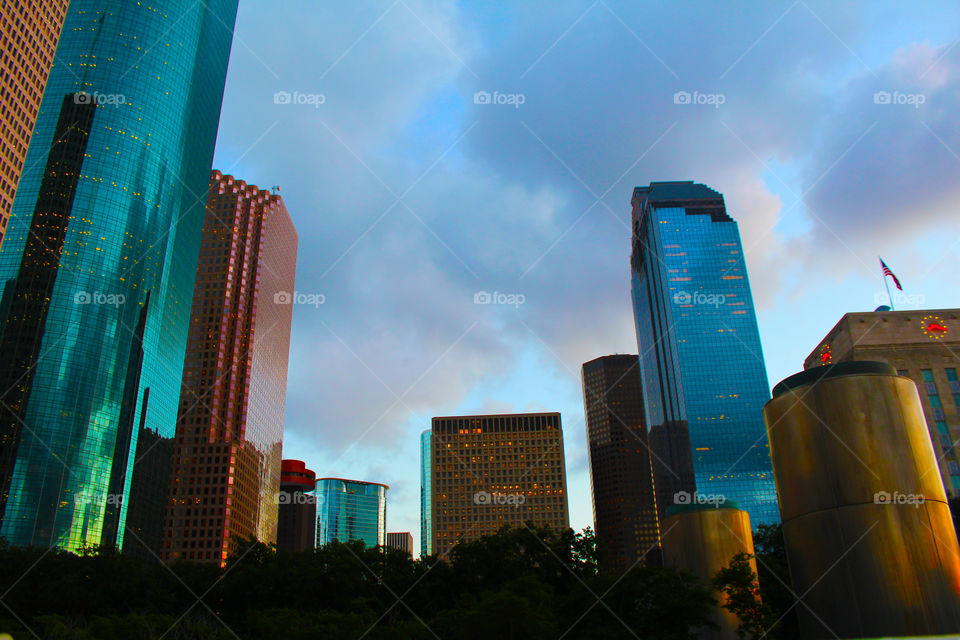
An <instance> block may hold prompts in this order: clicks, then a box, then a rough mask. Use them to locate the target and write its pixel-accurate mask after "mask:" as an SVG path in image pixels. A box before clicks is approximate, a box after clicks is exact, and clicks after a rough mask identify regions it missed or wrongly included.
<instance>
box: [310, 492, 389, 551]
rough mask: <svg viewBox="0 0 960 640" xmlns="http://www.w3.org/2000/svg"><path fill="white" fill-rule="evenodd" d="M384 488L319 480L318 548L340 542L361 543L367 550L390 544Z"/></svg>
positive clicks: (317, 494)
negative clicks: (360, 541)
mask: <svg viewBox="0 0 960 640" xmlns="http://www.w3.org/2000/svg"><path fill="white" fill-rule="evenodd" d="M389 488H390V487H388V486H387V485H385V484H379V483H376V482H362V481H360V480H345V479H343V478H320V479H318V480H317V489H316V491H315V494H316V497H317V547H318V548H319V547H322V546H324V545H326V544H329V543H331V542H333V541H334V540H337V541H339V542H352V541H354V540H362V541H363V543H364V544H365V545H366V546H367V547H376V546H381V547H382V546H384V545H385V544H387V489H389Z"/></svg>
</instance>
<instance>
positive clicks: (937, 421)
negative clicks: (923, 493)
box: [803, 309, 960, 498]
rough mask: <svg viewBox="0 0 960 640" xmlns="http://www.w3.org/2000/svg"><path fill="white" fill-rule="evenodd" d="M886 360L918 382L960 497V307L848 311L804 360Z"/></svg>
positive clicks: (946, 474) (950, 487)
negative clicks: (958, 450)
mask: <svg viewBox="0 0 960 640" xmlns="http://www.w3.org/2000/svg"><path fill="white" fill-rule="evenodd" d="M851 360H872V361H877V362H885V363H887V364H889V365H891V366H892V367H893V368H894V369H896V370H897V373H898V374H900V375H901V376H906V377H908V378H910V379H911V380H913V381H914V382H915V383H916V385H917V389H918V390H919V391H920V400H921V403H922V404H923V413H924V416H925V417H926V420H927V427H928V428H929V431H930V439H931V440H932V441H933V449H934V453H935V454H936V457H937V461H938V463H939V465H940V475H941V476H942V478H943V482H944V488H945V489H946V491H947V495H948V496H950V497H951V498H958V497H960V454H958V452H957V450H956V448H955V444H956V443H957V442H958V441H960V377H958V372H960V309H931V310H926V311H870V312H861V313H847V314H844V316H843V317H842V318H840V321H839V322H838V323H837V324H836V326H834V327H833V329H831V330H830V332H829V333H827V335H826V336H825V337H824V339H823V340H821V341H820V344H819V345H818V346H817V348H816V349H814V350H813V352H812V353H811V354H810V355H809V356H807V358H806V360H805V361H804V363H803V368H804V369H810V368H813V367H818V366H821V365H827V364H834V363H837V362H847V361H851Z"/></svg>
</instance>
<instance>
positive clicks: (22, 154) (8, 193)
mask: <svg viewBox="0 0 960 640" xmlns="http://www.w3.org/2000/svg"><path fill="white" fill-rule="evenodd" d="M68 4H69V0H19V1H18V2H3V3H0V43H2V44H0V95H2V96H3V106H2V108H0V158H2V161H0V245H2V244H3V236H4V233H5V232H6V230H7V222H8V220H9V218H10V210H11V209H12V208H13V196H14V194H16V192H17V183H18V182H19V181H20V172H21V171H23V163H24V161H25V160H26V159H27V149H28V148H29V146H30V136H31V134H32V133H33V125H34V123H35V122H36V120H37V112H38V111H39V110H40V99H41V98H42V97H43V90H44V87H46V85H47V76H48V74H49V73H50V67H51V66H52V65H53V54H54V53H55V52H56V50H57V41H58V40H59V39H60V30H61V29H62V28H63V19H64V18H65V17H66V15H67V5H68Z"/></svg>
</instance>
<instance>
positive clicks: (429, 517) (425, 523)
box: [420, 429, 433, 558]
mask: <svg viewBox="0 0 960 640" xmlns="http://www.w3.org/2000/svg"><path fill="white" fill-rule="evenodd" d="M432 436H433V430H432V429H427V430H426V431H424V432H423V433H421V434H420V557H421V558H426V557H427V556H429V555H433V487H432V486H431V483H430V477H431V475H432V474H433V461H432V459H431V457H430V455H431V454H430V443H431V441H432Z"/></svg>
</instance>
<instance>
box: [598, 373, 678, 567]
mask: <svg viewBox="0 0 960 640" xmlns="http://www.w3.org/2000/svg"><path fill="white" fill-rule="evenodd" d="M582 375H583V407H584V415H585V416H586V423H587V443H588V446H589V455H590V488H591V490H592V494H593V524H594V530H595V531H596V535H597V540H598V542H599V543H600V548H601V563H602V565H603V566H604V568H605V569H609V570H612V571H625V570H627V569H630V568H631V567H633V566H634V565H636V564H638V563H641V562H642V563H646V564H651V563H652V564H656V563H657V555H658V554H657V551H658V548H659V546H660V529H659V526H658V524H657V500H656V496H655V493H654V486H653V466H652V465H651V463H650V460H651V457H650V448H649V446H648V444H647V428H646V417H645V415H644V406H643V387H642V385H641V382H640V361H639V358H638V357H637V356H635V355H612V356H604V357H601V358H596V359H595V360H591V361H590V362H587V363H585V364H584V365H583V370H582Z"/></svg>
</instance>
